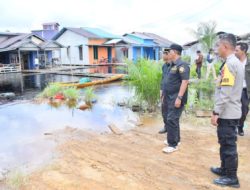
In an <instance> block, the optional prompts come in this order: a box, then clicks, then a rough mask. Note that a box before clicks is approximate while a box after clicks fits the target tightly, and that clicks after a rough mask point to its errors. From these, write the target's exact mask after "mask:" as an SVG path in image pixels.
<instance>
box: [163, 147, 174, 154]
mask: <svg viewBox="0 0 250 190" xmlns="http://www.w3.org/2000/svg"><path fill="white" fill-rule="evenodd" d="M177 150H178V148H177V147H171V146H168V147H165V148H163V149H162V151H163V152H164V153H167V154H169V153H172V152H175V151H177Z"/></svg>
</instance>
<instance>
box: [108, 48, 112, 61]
mask: <svg viewBox="0 0 250 190" xmlns="http://www.w3.org/2000/svg"><path fill="white" fill-rule="evenodd" d="M111 62H112V48H111V47H108V63H111Z"/></svg>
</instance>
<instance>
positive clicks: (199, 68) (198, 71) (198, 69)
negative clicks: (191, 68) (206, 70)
mask: <svg viewBox="0 0 250 190" xmlns="http://www.w3.org/2000/svg"><path fill="white" fill-rule="evenodd" d="M196 73H197V75H198V79H200V78H201V66H197V67H196Z"/></svg>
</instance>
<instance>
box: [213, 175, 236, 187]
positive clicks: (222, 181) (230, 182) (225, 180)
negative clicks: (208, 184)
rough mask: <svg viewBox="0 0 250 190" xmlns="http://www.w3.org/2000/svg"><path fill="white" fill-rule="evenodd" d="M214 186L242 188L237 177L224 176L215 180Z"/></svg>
mask: <svg viewBox="0 0 250 190" xmlns="http://www.w3.org/2000/svg"><path fill="white" fill-rule="evenodd" d="M214 184H216V185H221V186H229V187H235V188H239V187H240V184H239V180H238V178H237V177H227V176H223V177H220V178H218V179H215V180H214Z"/></svg>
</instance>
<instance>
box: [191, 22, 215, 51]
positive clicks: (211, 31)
mask: <svg viewBox="0 0 250 190" xmlns="http://www.w3.org/2000/svg"><path fill="white" fill-rule="evenodd" d="M216 26H217V24H216V22H215V21H209V22H201V23H199V24H198V28H197V31H192V32H193V34H194V35H195V37H196V38H197V40H199V42H200V43H201V44H202V47H203V50H204V51H206V52H208V51H209V49H210V48H212V47H213V46H214V44H215V41H216V37H217V35H216Z"/></svg>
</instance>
